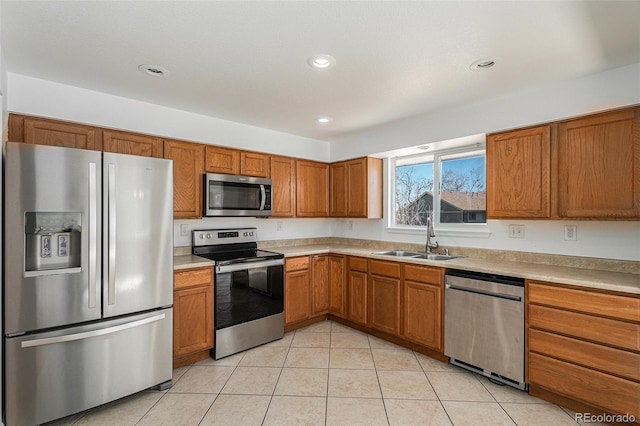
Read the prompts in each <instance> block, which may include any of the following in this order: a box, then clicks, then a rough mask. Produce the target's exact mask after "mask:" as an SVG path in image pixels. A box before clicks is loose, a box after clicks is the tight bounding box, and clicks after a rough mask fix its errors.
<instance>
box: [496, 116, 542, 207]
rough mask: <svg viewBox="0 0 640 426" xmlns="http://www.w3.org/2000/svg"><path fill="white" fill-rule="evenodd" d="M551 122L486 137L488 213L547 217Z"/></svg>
mask: <svg viewBox="0 0 640 426" xmlns="http://www.w3.org/2000/svg"><path fill="white" fill-rule="evenodd" d="M550 129H551V128H550V126H541V127H536V128H532V129H526V130H516V131H513V132H506V133H500V134H495V135H490V136H489V137H488V138H487V156H486V161H487V217H488V218H490V219H496V218H513V217H519V218H545V217H550V201H551V198H550V197H551V192H550V182H551V181H550V171H551V163H550V151H551V130H550Z"/></svg>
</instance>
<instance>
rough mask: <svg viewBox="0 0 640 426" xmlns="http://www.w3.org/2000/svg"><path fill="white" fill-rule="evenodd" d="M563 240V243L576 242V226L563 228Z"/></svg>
mask: <svg viewBox="0 0 640 426" xmlns="http://www.w3.org/2000/svg"><path fill="white" fill-rule="evenodd" d="M564 240H565V241H577V240H578V227H577V226H576V225H565V226H564Z"/></svg>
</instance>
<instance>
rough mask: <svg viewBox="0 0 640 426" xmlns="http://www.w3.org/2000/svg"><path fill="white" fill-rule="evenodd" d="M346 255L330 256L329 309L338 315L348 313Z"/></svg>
mask: <svg viewBox="0 0 640 426" xmlns="http://www.w3.org/2000/svg"><path fill="white" fill-rule="evenodd" d="M344 273H345V259H344V256H335V255H330V256H329V287H330V289H329V311H330V312H331V313H332V314H334V315H337V316H340V317H345V316H346V315H347V295H346V293H345V290H346V288H345V285H344V281H345V279H344Z"/></svg>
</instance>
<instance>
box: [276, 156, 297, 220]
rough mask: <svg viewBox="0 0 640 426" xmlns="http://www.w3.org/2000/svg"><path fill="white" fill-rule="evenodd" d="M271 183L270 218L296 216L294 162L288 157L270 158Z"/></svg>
mask: <svg viewBox="0 0 640 426" xmlns="http://www.w3.org/2000/svg"><path fill="white" fill-rule="evenodd" d="M271 180H272V183H273V187H272V192H271V193H272V194H273V195H272V196H273V200H272V203H271V206H272V208H273V213H272V214H271V216H272V217H295V215H296V160H295V159H293V158H288V157H276V156H272V157H271Z"/></svg>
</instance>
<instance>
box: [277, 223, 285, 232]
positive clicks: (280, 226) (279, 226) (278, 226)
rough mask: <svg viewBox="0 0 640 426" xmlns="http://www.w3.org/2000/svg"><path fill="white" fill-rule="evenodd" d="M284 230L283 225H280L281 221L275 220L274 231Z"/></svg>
mask: <svg viewBox="0 0 640 426" xmlns="http://www.w3.org/2000/svg"><path fill="white" fill-rule="evenodd" d="M283 230H284V226H283V225H282V221H280V220H279V221H277V222H276V231H278V232H280V231H283Z"/></svg>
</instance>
